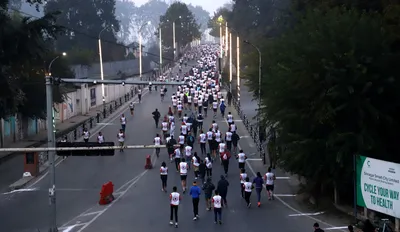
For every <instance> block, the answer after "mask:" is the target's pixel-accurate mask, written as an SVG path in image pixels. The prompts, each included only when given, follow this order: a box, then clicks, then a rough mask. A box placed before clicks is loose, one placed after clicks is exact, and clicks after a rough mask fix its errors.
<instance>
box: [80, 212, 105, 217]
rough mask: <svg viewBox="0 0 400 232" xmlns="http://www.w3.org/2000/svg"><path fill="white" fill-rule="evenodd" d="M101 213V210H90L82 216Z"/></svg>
mask: <svg viewBox="0 0 400 232" xmlns="http://www.w3.org/2000/svg"><path fill="white" fill-rule="evenodd" d="M98 213H101V211H95V212H90V213H85V214H83V215H82V217H86V216H90V215H94V214H98Z"/></svg>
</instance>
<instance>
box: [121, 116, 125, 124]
mask: <svg viewBox="0 0 400 232" xmlns="http://www.w3.org/2000/svg"><path fill="white" fill-rule="evenodd" d="M121 124H122V125H125V124H126V118H125V117H121Z"/></svg>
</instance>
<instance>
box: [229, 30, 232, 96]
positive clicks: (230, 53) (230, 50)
mask: <svg viewBox="0 0 400 232" xmlns="http://www.w3.org/2000/svg"><path fill="white" fill-rule="evenodd" d="M229 92H231V93H232V33H229Z"/></svg>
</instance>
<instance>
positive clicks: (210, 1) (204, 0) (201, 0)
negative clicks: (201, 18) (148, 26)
mask: <svg viewBox="0 0 400 232" xmlns="http://www.w3.org/2000/svg"><path fill="white" fill-rule="evenodd" d="M131 1H133V2H134V3H135V4H136V5H137V6H140V5H142V4H144V3H146V2H147V1H148V0H131ZM180 1H181V2H184V3H186V4H190V3H191V4H192V5H194V6H196V5H199V6H201V7H203V9H205V10H206V11H208V12H210V14H211V15H212V14H213V13H214V11H215V10H217V9H218V8H219V7H221V6H222V5H224V4H225V3H228V2H230V1H229V0H180ZM166 2H169V0H167V1H166Z"/></svg>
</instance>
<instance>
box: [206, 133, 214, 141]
mask: <svg viewBox="0 0 400 232" xmlns="http://www.w3.org/2000/svg"><path fill="white" fill-rule="evenodd" d="M212 138H213V132H212V131H207V139H208V140H212Z"/></svg>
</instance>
